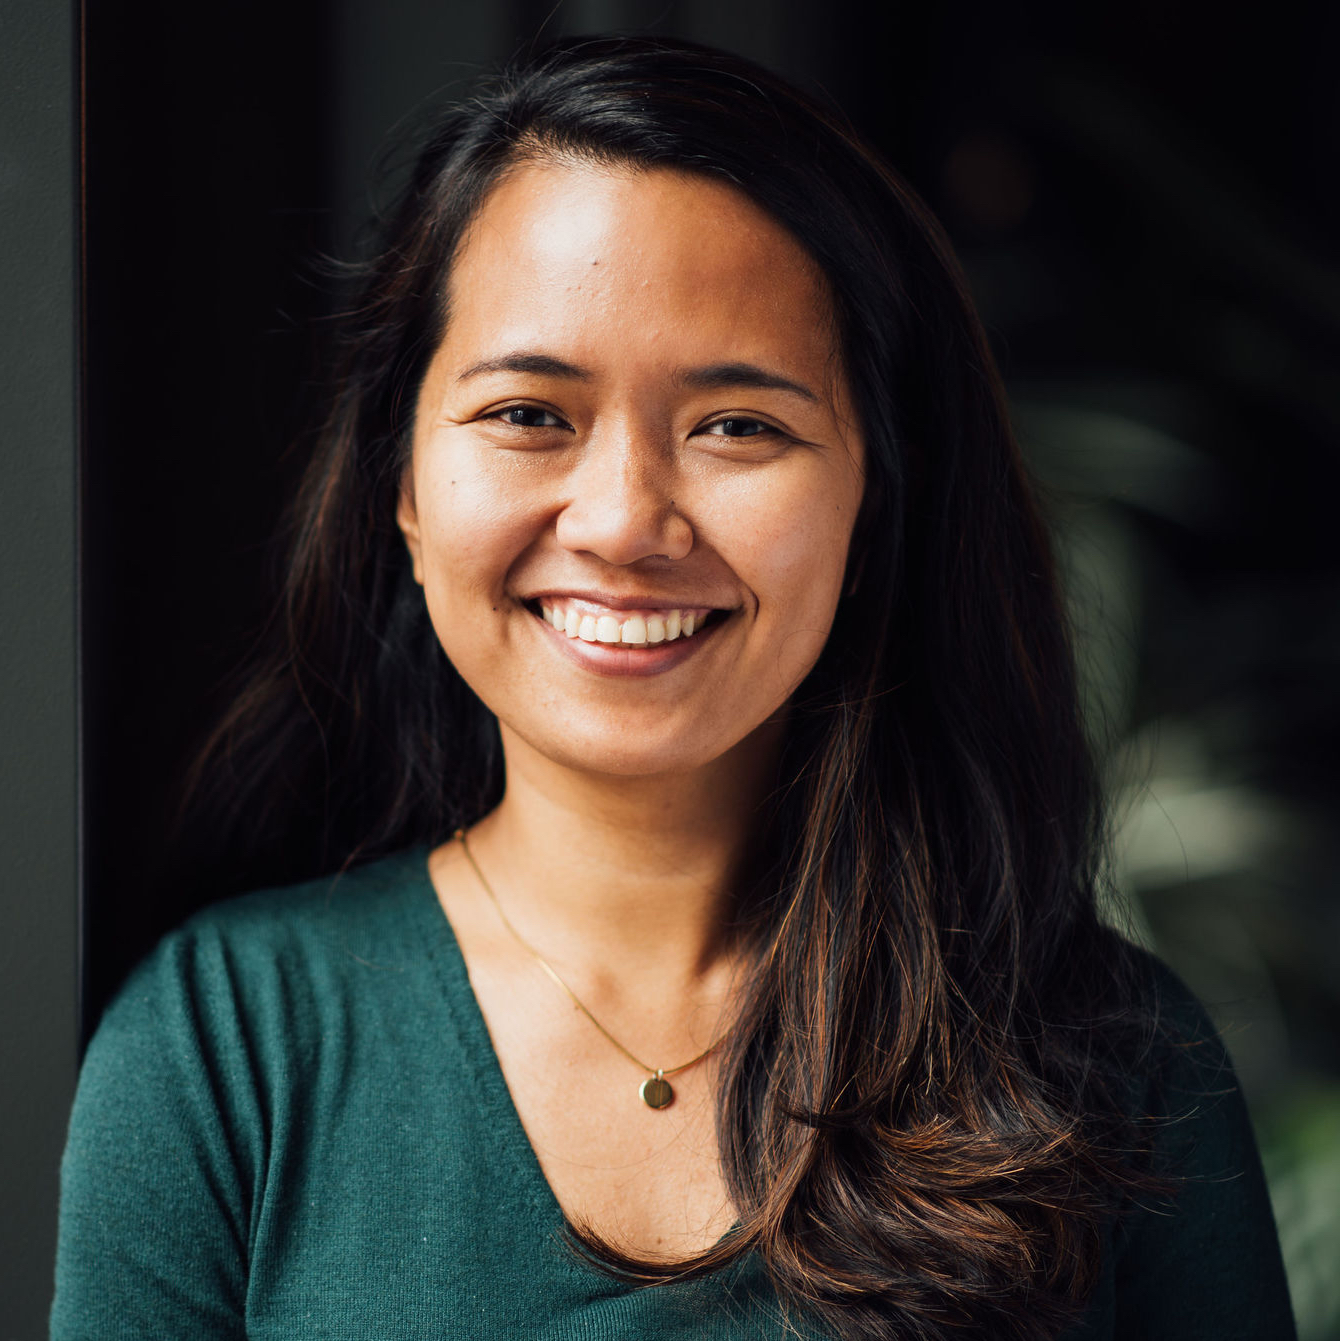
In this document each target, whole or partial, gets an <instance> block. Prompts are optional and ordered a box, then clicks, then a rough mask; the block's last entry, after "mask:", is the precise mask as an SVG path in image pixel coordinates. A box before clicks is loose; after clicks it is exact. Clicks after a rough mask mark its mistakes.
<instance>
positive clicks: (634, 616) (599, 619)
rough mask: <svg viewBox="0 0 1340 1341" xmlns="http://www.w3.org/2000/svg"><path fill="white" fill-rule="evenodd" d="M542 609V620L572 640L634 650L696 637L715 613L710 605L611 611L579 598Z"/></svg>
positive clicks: (541, 606)
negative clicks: (613, 645)
mask: <svg viewBox="0 0 1340 1341" xmlns="http://www.w3.org/2000/svg"><path fill="white" fill-rule="evenodd" d="M538 607H539V613H540V618H541V619H543V620H544V622H545V623H546V624H549V625H551V626H552V627H553V628H554V629H556V630H557V631H558V632H559V633H562V634H565V635H566V636H567V637H569V638H577V639H580V640H581V641H582V642H584V643H605V644H615V645H618V646H621V647H634V648H641V647H657V646H659V645H660V644H662V643H673V642H675V641H677V640H678V639H680V638H692V637H693V635H694V634H695V633H696V632H698V630H699V629H701V628H702V627H703V626H704V624H706V623H707V620H708V618H709V616H710V615H712V613H713V611H712V609H711V607H710V606H684V607H678V608H674V609H660V610H653V609H647V610H632V611H629V610H611V609H609V608H608V607H605V608H602V607H600V606H597V605H593V604H592V603H591V602H589V601H579V600H575V599H574V600H562V599H551V600H545V601H541V602H539V603H538Z"/></svg>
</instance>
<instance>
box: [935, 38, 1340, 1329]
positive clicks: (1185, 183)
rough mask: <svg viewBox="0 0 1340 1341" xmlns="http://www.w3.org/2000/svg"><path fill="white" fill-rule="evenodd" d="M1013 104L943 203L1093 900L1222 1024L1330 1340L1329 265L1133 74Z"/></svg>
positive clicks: (1339, 984)
mask: <svg viewBox="0 0 1340 1341" xmlns="http://www.w3.org/2000/svg"><path fill="white" fill-rule="evenodd" d="M1033 68H1035V69H1040V67H1037V66H1036V65H1035V66H1034V67H1033ZM1012 98H1013V101H1011V100H1010V99H1009V98H1004V97H1003V95H1002V100H1001V101H1000V102H998V103H996V104H994V105H993V113H992V115H993V117H994V118H995V119H994V123H993V124H990V125H986V126H983V125H981V124H978V125H976V126H974V127H970V128H968V129H965V130H964V132H963V134H962V136H961V138H960V139H959V140H958V142H957V143H956V144H955V145H953V146H951V147H950V148H949V150H948V151H947V153H946V156H945V168H944V172H943V174H942V177H941V180H940V199H939V200H937V201H936V203H937V205H938V206H939V207H940V208H941V209H942V211H943V212H944V213H945V214H946V215H947V217H948V218H949V219H950V222H951V225H952V224H955V223H956V225H957V232H958V242H959V245H960V249H961V251H962V252H963V254H964V256H965V261H966V264H967V266H968V269H969V273H970V278H971V280H972V283H973V285H974V288H975V290H976V292H977V296H978V298H979V302H980V303H981V305H982V307H983V309H984V314H985V316H986V319H987V322H988V326H989V328H990V329H991V331H992V335H993V338H994V339H995V340H996V342H997V345H998V349H999V351H1000V353H1001V356H1002V360H1003V362H1004V364H1005V367H1006V371H1007V377H1008V380H1009V381H1010V384H1011V392H1012V399H1013V403H1014V406H1015V418H1016V425H1017V428H1018V430H1019V433H1020V438H1021V442H1022V443H1023V445H1024V449H1025V452H1026V454H1027V456H1028V458H1029V460H1030V463H1031V465H1032V467H1033V468H1034V470H1035V473H1036V474H1037V476H1038V478H1039V481H1040V484H1041V487H1042V491H1043V494H1044V497H1045V499H1046V502H1047V505H1048V507H1049V509H1050V512H1051V516H1052V520H1053V522H1054V525H1055V529H1056V534H1057V539H1058V552H1059V557H1060V561H1061V565H1062V569H1063V572H1064V574H1065V579H1066V583H1067V589H1068V592H1069V594H1070V600H1071V607H1072V614H1073V619H1074V622H1075V626H1076V634H1077V639H1078V655H1079V659H1080V664H1081V678H1082V683H1083V686H1084V691H1085V695H1086V699H1087V705H1088V709H1089V713H1090V718H1091V721H1092V723H1093V731H1094V735H1095V739H1096V742H1097V744H1098V748H1099V750H1100V753H1101V756H1102V758H1103V760H1104V767H1105V771H1106V777H1107V781H1108V790H1109V794H1110V797H1111V800H1112V813H1113V820H1112V825H1113V831H1112V839H1113V842H1112V878H1113V886H1114V890H1115V895H1114V899H1115V901H1114V906H1113V908H1112V910H1111V911H1112V915H1113V917H1114V918H1115V919H1116V920H1117V921H1118V923H1119V924H1120V925H1122V926H1124V927H1125V928H1127V929H1128V931H1130V933H1131V934H1133V935H1135V936H1136V937H1138V938H1139V939H1142V940H1144V941H1145V942H1147V943H1148V944H1150V945H1151V946H1152V947H1153V948H1154V949H1156V950H1157V951H1158V952H1159V953H1160V954H1161V955H1162V956H1163V957H1164V958H1165V959H1166V960H1167V961H1168V962H1169V963H1170V964H1171V965H1172V966H1173V967H1174V968H1175V969H1176V970H1177V971H1178V972H1179V973H1180V974H1181V975H1182V976H1183V977H1184V978H1185V979H1186V981H1187V982H1188V983H1189V984H1190V986H1191V987H1192V988H1193V989H1194V990H1195V991H1196V992H1197V993H1198V994H1199V995H1200V997H1201V998H1202V1000H1204V1001H1205V1003H1206V1005H1207V1007H1208V1008H1209V1009H1210V1011H1211V1014H1212V1015H1213V1016H1214V1018H1215V1020H1216V1022H1217V1023H1218V1024H1219V1025H1220V1027H1221V1029H1222V1030H1223V1032H1224V1036H1225V1039H1226V1041H1227V1043H1228V1046H1229V1048H1230V1051H1231V1052H1232V1054H1233V1057H1234V1061H1235V1064H1236V1066H1237V1068H1238V1072H1239V1075H1240V1077H1241V1080H1242V1084H1243V1088H1244V1092H1245V1093H1246V1095H1247V1098H1248V1102H1249V1105H1250V1106H1251V1109H1252V1113H1253V1116H1254V1119H1255V1121H1256V1123H1257V1129H1258V1134H1259V1138H1260V1142H1261V1148H1262V1155H1263V1158H1264V1161H1265V1165H1266V1170H1267V1175H1268V1177H1269V1180H1270V1184H1271V1192H1272V1198H1273V1200H1274V1205H1275V1211H1276V1217H1277V1221H1278V1224H1279V1227H1280V1235H1281V1242H1282V1246H1283V1249H1284V1254H1285V1260H1286V1266H1287V1268H1288V1272H1289V1277H1290V1284H1291V1290H1292V1292H1293V1297H1294V1306H1295V1311H1296V1314H1297V1320H1298V1326H1299V1335H1300V1337H1301V1338H1302V1339H1303V1341H1337V1339H1338V1338H1340V1041H1338V1040H1337V1029H1336V1025H1337V1021H1340V974H1337V972H1336V969H1335V963H1336V959H1337V957H1338V956H1340V825H1337V823H1336V819H1335V816H1336V810H1337V800H1338V799H1340V798H1338V797H1337V791H1338V790H1340V787H1338V786H1337V781H1338V779H1337V774H1336V770H1335V767H1334V765H1335V760H1336V757H1337V750H1338V749H1340V696H1338V695H1337V693H1336V689H1337V686H1340V554H1337V551H1336V547H1335V545H1334V541H1333V539H1332V536H1333V533H1334V530H1333V526H1334V524H1333V520H1332V517H1331V513H1332V512H1333V510H1334V501H1335V499H1336V497H1337V496H1338V494H1340V452H1338V451H1337V430H1340V379H1337V378H1334V377H1331V376H1328V374H1327V370H1328V369H1330V370H1331V371H1333V369H1334V367H1336V366H1340V360H1337V359H1336V357H1335V355H1336V353H1337V345H1340V271H1337V269H1336V268H1335V266H1334V265H1333V264H1331V263H1330V261H1329V260H1328V259H1327V258H1326V257H1325V256H1324V255H1319V254H1317V251H1316V249H1315V248H1310V247H1309V244H1308V242H1307V239H1306V237H1305V236H1304V233H1305V230H1304V229H1302V228H1301V226H1298V225H1295V224H1294V223H1293V222H1292V221H1291V220H1290V218H1289V217H1288V215H1287V214H1286V213H1285V212H1284V211H1282V210H1275V209H1272V208H1268V207H1266V206H1265V205H1263V204H1262V201H1261V198H1260V196H1259V193H1256V192H1255V191H1254V189H1253V186H1252V182H1251V178H1250V176H1249V174H1247V173H1246V172H1245V170H1243V164H1242V163H1238V164H1236V165H1234V164H1231V163H1229V162H1227V161H1226V160H1225V159H1224V158H1223V156H1222V155H1220V154H1219V153H1218V149H1217V146H1215V145H1213V144H1208V143H1206V142H1204V141H1203V140H1201V139H1198V138H1197V135H1196V134H1195V133H1194V131H1193V130H1192V129H1191V128H1190V127H1188V126H1187V125H1186V124H1185V123H1184V122H1181V121H1179V120H1178V118H1177V117H1176V116H1174V115H1173V114H1171V113H1170V112H1169V111H1168V109H1167V107H1166V106H1160V105H1158V104H1157V103H1156V101H1155V100H1154V99H1152V98H1151V97H1150V96H1149V94H1148V93H1147V92H1146V91H1144V90H1139V89H1136V88H1133V87H1129V86H1125V87H1123V86H1121V85H1120V84H1118V83H1115V82H1114V81H1112V80H1111V79H1110V78H1105V77H1099V76H1097V75H1095V74H1094V73H1093V72H1092V71H1090V70H1085V69H1081V68H1076V67H1073V66H1072V67H1069V68H1068V67H1067V65H1066V63H1065V62H1064V61H1057V60H1053V62H1052V64H1051V66H1050V68H1049V69H1048V71H1047V72H1046V73H1045V74H1044V73H1039V78H1038V80H1037V82H1036V83H1035V84H1032V85H1029V86H1028V87H1027V89H1026V90H1025V91H1023V92H1020V91H1019V88H1018V87H1017V86H1013V92H1012ZM1002 201H1003V202H1004V205H1002V204H1001V202H1002ZM993 202H994V203H993Z"/></svg>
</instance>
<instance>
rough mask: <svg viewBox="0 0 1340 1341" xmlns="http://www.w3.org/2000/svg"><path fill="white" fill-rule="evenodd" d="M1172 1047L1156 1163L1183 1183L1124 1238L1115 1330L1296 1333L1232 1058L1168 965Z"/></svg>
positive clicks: (1208, 1335)
mask: <svg viewBox="0 0 1340 1341" xmlns="http://www.w3.org/2000/svg"><path fill="white" fill-rule="evenodd" d="M1163 973H1164V975H1166V982H1165V985H1164V986H1163V988H1162V989H1161V992H1160V996H1161V999H1162V1009H1163V1010H1164V1011H1165V1012H1166V1014H1167V1017H1168V1018H1167V1022H1168V1030H1167V1033H1168V1037H1169V1040H1170V1042H1169V1045H1168V1053H1167V1057H1166V1060H1165V1062H1164V1064H1163V1066H1162V1067H1161V1068H1160V1069H1159V1073H1158V1075H1157V1077H1156V1079H1155V1083H1154V1087H1153V1090H1152V1101H1151V1104H1150V1107H1151V1110H1152V1116H1153V1117H1154V1118H1155V1120H1156V1122H1157V1124H1158V1126H1157V1130H1158V1135H1157V1137H1156V1143H1155V1144H1156V1151H1157V1165H1158V1167H1159V1169H1160V1170H1161V1171H1162V1172H1165V1173H1167V1174H1168V1175H1170V1176H1171V1177H1172V1178H1173V1179H1174V1180H1175V1181H1176V1184H1177V1186H1176V1191H1175V1192H1174V1193H1173V1194H1172V1195H1171V1196H1169V1197H1166V1198H1146V1199H1145V1204H1144V1205H1143V1206H1142V1208H1141V1209H1139V1210H1138V1211H1136V1212H1135V1213H1133V1214H1132V1215H1130V1216H1128V1217H1127V1218H1126V1220H1125V1222H1124V1223H1123V1224H1122V1226H1120V1228H1119V1230H1118V1235H1117V1243H1116V1249H1117V1261H1116V1280H1115V1287H1116V1288H1115V1318H1114V1327H1113V1331H1112V1335H1113V1336H1114V1337H1137V1336H1138V1337H1141V1338H1144V1339H1145V1341H1162V1338H1168V1341H1172V1339H1173V1338H1176V1339H1177V1341H1201V1339H1202V1338H1203V1339H1204V1341H1211V1339H1213V1341H1238V1339H1239V1338H1240V1339H1241V1341H1248V1339H1249V1338H1250V1341H1292V1338H1293V1337H1294V1336H1295V1332H1294V1324H1293V1316H1292V1312H1291V1310H1290V1306H1289V1294H1288V1287H1287V1284H1286V1281H1285V1276H1284V1265H1283V1261H1282V1259H1281V1256H1280V1249H1279V1240H1278V1237H1277V1235H1276V1232H1275V1222H1274V1219H1273V1217H1272V1214H1271V1209H1270V1199H1269V1196H1268V1193H1267V1190H1266V1182H1265V1178H1264V1175H1263V1173H1262V1170H1261V1160H1260V1157H1259V1155H1258V1153H1257V1149H1256V1142H1255V1139H1254V1138H1253V1135H1252V1128H1251V1123H1250V1121H1249V1119H1248V1115H1247V1109H1246V1105H1245V1104H1244V1103H1243V1099H1242V1093H1241V1091H1240V1089H1239V1087H1238V1082H1237V1077H1236V1076H1235V1075H1234V1072H1233V1067H1232V1064H1231V1063H1230V1061H1229V1059H1228V1055H1227V1053H1226V1052H1225V1050H1224V1047H1223V1045H1222V1043H1221V1042H1220V1041H1219V1038H1218V1035H1217V1033H1216V1032H1215V1029H1214V1026H1213V1025H1212V1024H1211V1023H1210V1021H1209V1019H1208V1018H1207V1017H1206V1015H1205V1012H1204V1010H1203V1009H1202V1008H1201V1006H1200V1004H1199V1003H1198V1002H1197V1001H1196V1000H1195V998H1194V997H1193V996H1192V995H1191V993H1190V992H1188V991H1187V989H1186V988H1185V987H1184V986H1183V985H1182V984H1181V983H1180V982H1178V981H1177V980H1176V979H1175V978H1173V977H1172V975H1171V974H1169V973H1167V971H1166V970H1164V971H1163Z"/></svg>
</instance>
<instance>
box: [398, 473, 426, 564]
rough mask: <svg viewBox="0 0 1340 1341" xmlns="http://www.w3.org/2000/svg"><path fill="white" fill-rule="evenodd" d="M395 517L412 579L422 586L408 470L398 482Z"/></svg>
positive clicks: (416, 511) (420, 548)
mask: <svg viewBox="0 0 1340 1341" xmlns="http://www.w3.org/2000/svg"><path fill="white" fill-rule="evenodd" d="M395 519H396V524H397V525H398V526H399V527H400V534H401V535H403V536H404V537H405V548H406V549H408V550H409V561H410V564H411V565H412V567H413V569H414V580H415V581H416V582H417V583H418V584H419V585H420V586H423V546H422V545H421V543H420V539H419V509H418V508H417V507H416V506H415V503H414V479H413V477H412V476H411V474H410V472H409V471H408V470H407V471H405V474H404V478H403V479H402V480H401V482H400V501H399V502H398V503H397V504H396V510H395Z"/></svg>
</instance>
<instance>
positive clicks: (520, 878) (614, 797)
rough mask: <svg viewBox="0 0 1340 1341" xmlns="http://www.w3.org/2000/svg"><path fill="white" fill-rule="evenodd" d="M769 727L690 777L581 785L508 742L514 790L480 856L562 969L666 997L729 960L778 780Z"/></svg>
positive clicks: (506, 738)
mask: <svg viewBox="0 0 1340 1341" xmlns="http://www.w3.org/2000/svg"><path fill="white" fill-rule="evenodd" d="M779 744H780V728H779V727H778V726H776V725H775V724H770V725H768V726H765V727H763V728H760V730H759V731H757V732H755V733H753V735H751V736H750V737H748V738H747V739H746V740H744V741H742V742H741V743H740V744H739V745H738V746H736V747H735V748H734V749H733V750H731V751H729V752H728V753H727V754H725V755H723V756H722V757H721V758H719V759H716V760H714V761H712V762H711V763H710V764H707V765H705V766H703V767H702V768H699V769H697V770H694V771H693V772H691V773H684V774H674V775H668V776H667V775H658V776H653V777H632V778H629V777H609V776H604V775H592V774H587V773H579V772H574V771H573V770H571V769H568V768H564V767H562V766H560V765H557V764H555V763H553V762H552V761H551V760H548V759H546V758H544V757H543V756H540V755H538V754H537V753H536V752H535V751H533V750H531V749H530V748H529V747H528V746H526V745H525V743H524V742H523V741H521V740H520V739H518V738H516V737H515V736H514V735H512V733H510V732H509V731H508V730H507V729H506V728H504V729H503V747H504V751H505V754H506V759H507V790H506V793H505V795H504V798H503V800H502V802H501V804H500V805H499V806H498V808H497V810H495V811H494V812H493V813H492V814H491V815H489V816H488V817H487V818H486V819H485V820H483V821H482V822H481V823H480V824H479V825H478V826H477V827H476V829H475V830H474V832H473V833H472V834H471V839H470V842H471V848H472V850H473V851H474V852H475V853H476V855H477V856H478V858H479V860H480V863H481V865H482V866H483V867H484V869H485V870H486V871H487V872H488V873H489V881H490V884H491V885H492V886H493V888H494V889H495V890H496V891H497V895H498V898H499V899H500V901H501V902H502V903H503V904H504V906H505V907H506V908H507V911H508V915H509V916H510V917H512V918H513V920H514V921H516V922H517V923H518V924H519V925H524V926H525V927H526V928H527V929H528V931H529V933H530V935H531V936H532V938H533V939H534V940H535V941H536V942H537V943H539V944H542V945H543V946H544V947H545V953H546V956H548V957H552V958H553V959H554V961H555V963H560V962H562V963H564V964H566V965H568V966H575V967H579V968H580V969H582V970H583V971H585V972H586V973H591V974H596V975H601V974H609V975H610V976H611V977H618V976H624V975H625V974H626V973H627V972H628V970H629V969H632V970H633V971H634V972H639V973H643V974H646V975H648V976H650V977H652V978H654V979H655V980H656V982H657V983H658V984H661V985H662V986H664V987H665V988H666V989H667V990H673V989H674V988H675V987H676V986H677V985H681V984H683V985H686V984H688V983H690V982H692V981H694V980H695V979H701V978H702V977H703V976H704V975H706V974H708V973H710V972H711V971H712V969H713V968H714V966H716V965H719V964H720V963H722V962H723V961H724V960H726V959H727V958H729V957H730V955H731V951H732V948H733V947H732V938H731V934H730V929H731V923H732V920H733V913H734V909H735V895H736V891H737V889H738V885H739V880H740V876H741V873H742V870H743V866H744V862H745V860H746V857H747V854H748V848H749V844H750V841H751V837H752V834H753V832H754V828H755V824H756V821H757V815H758V812H759V808H760V806H761V805H762V803H763V801H764V799H765V797H766V795H767V791H768V788H769V787H770V786H771V782H772V779H773V778H774V776H775V763H776V755H777V750H778V748H779Z"/></svg>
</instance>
